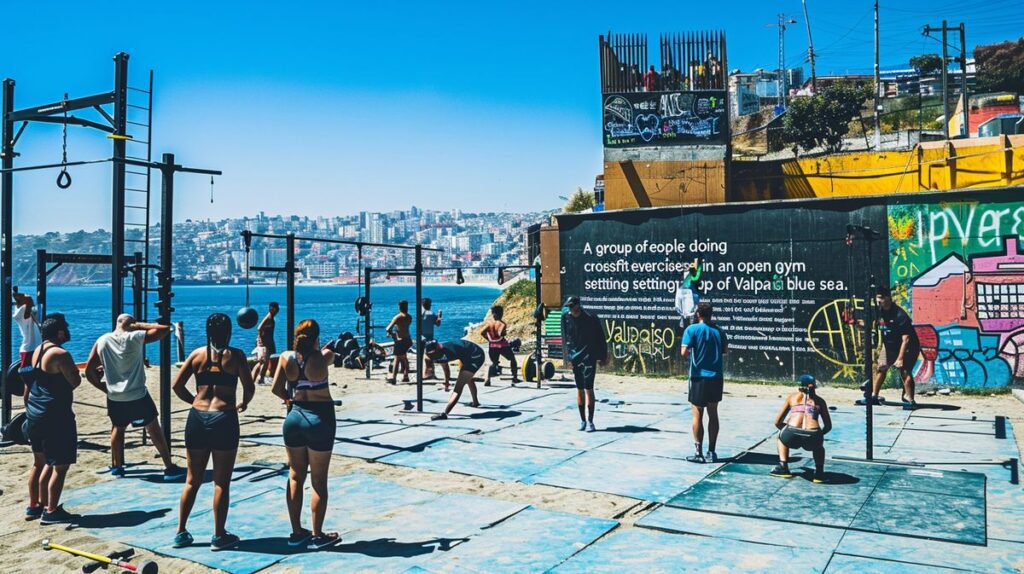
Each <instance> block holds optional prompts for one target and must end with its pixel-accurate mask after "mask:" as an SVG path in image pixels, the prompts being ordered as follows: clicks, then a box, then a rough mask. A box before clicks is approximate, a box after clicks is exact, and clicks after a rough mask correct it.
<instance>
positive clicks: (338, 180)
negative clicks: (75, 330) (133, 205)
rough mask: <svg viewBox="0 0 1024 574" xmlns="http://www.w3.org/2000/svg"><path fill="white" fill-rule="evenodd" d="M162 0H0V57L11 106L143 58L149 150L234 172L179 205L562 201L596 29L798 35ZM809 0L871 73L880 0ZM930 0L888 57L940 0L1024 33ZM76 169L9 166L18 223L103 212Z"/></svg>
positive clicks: (503, 11) (683, 5)
mask: <svg viewBox="0 0 1024 574" xmlns="http://www.w3.org/2000/svg"><path fill="white" fill-rule="evenodd" d="M144 4H145V6H143V5H144ZM154 4H156V3H151V2H149V3H142V2H135V3H125V2H111V3H107V4H105V5H104V8H106V9H103V8H100V7H99V5H97V6H94V7H89V8H85V7H84V6H85V5H84V4H81V3H71V2H61V1H51V2H47V3H46V4H45V6H46V7H45V10H42V11H41V10H40V8H39V6H40V5H39V4H38V3H30V2H19V3H17V4H16V5H15V3H7V5H5V6H4V7H3V10H2V12H0V14H2V19H3V21H4V22H5V27H4V30H3V38H4V50H3V56H2V58H0V76H3V77H13V78H15V79H16V80H17V81H18V85H17V100H16V107H18V108H22V107H27V106H29V105H33V104H39V103H44V102H49V101H54V100H58V99H60V97H61V96H62V94H63V93H64V92H65V91H68V92H70V95H71V96H72V97H75V96H83V95H87V94H91V93H96V92H101V91H105V90H108V89H110V87H111V85H112V75H113V63H112V61H111V57H112V56H113V54H114V53H115V52H117V51H120V50H124V51H127V52H129V53H130V54H131V56H132V59H131V66H130V69H131V72H132V74H131V75H132V79H133V83H135V84H138V85H141V82H142V81H143V79H144V77H145V74H146V72H147V71H148V69H150V68H153V69H154V70H155V71H156V102H155V106H154V107H155V132H156V133H155V138H154V142H155V144H156V150H155V151H157V152H161V151H171V152H174V153H175V154H177V157H178V159H179V160H180V161H182V162H184V163H187V164H191V165H196V166H204V167H215V168H219V169H223V170H224V172H225V175H224V176H223V177H221V178H218V180H217V183H216V197H215V199H216V202H215V203H214V204H212V205H211V204H210V201H209V181H208V179H203V178H201V177H197V176H184V175H183V176H179V179H178V180H177V181H178V191H179V195H178V197H179V199H178V201H177V202H176V210H177V216H178V217H179V218H181V219H184V218H186V217H191V218H207V217H211V218H220V217H224V216H240V215H251V214H255V213H256V212H257V211H260V210H263V211H266V212H268V213H288V214H292V213H294V214H306V215H316V214H324V215H336V214H348V213H353V212H356V211H359V210H363V209H366V210H390V209H397V208H402V207H406V206H408V205H411V204H415V205H417V206H420V207H425V208H439V209H440V208H452V207H460V208H463V209H465V210H473V211H481V210H510V211H526V210H535V209H543V208H551V207H555V206H556V205H558V204H560V203H561V201H560V200H559V199H558V196H559V195H567V194H569V193H570V192H572V191H573V190H574V189H575V188H576V186H583V187H585V188H589V187H591V186H592V185H593V180H594V176H595V175H596V174H598V173H600V172H601V170H602V164H601V139H600V137H601V135H600V125H599V124H600V98H599V96H598V93H597V90H598V89H599V88H598V77H597V74H598V67H597V35H598V34H600V33H604V32H607V31H608V30H612V31H614V32H646V33H648V34H649V35H650V37H651V39H652V41H654V42H656V38H657V34H658V33H659V32H672V31H687V30H700V29H724V30H725V31H726V33H727V37H728V42H729V62H728V65H729V68H730V69H735V68H741V69H744V70H750V69H753V68H756V67H765V68H772V67H774V66H775V65H776V62H777V37H778V36H777V31H776V29H775V28H771V27H768V26H766V25H767V24H770V23H773V22H775V21H776V14H777V13H779V12H785V13H786V14H788V15H791V16H792V17H795V18H796V19H797V20H799V22H800V23H799V24H797V25H792V26H791V27H790V28H789V30H788V32H787V36H786V40H787V44H786V50H787V60H788V63H789V64H790V65H799V64H800V63H801V62H802V60H803V58H804V56H805V55H806V49H807V35H806V30H805V28H804V17H803V14H802V9H801V3H800V2H799V1H798V0H785V1H748V0H742V1H734V2H731V3H710V4H706V5H701V7H700V8H698V7H697V6H698V5H696V4H694V3H688V2H678V1H675V2H669V1H661V0H657V1H649V2H614V3H613V2H604V1H590V2H552V1H550V0H549V1H546V2H535V1H517V2H462V3H455V2H426V1H423V0H420V1H416V2H412V1H409V2H394V1H391V2H361V3H353V2H318V3H314V2H255V1H254V2H216V1H207V2H195V1H189V0H178V1H176V2H163V3H160V4H159V5H158V6H161V7H156V6H154ZM808 4H809V9H810V11H811V13H810V17H811V23H812V26H813V35H814V40H815V44H816V46H815V48H816V52H817V53H818V54H819V59H818V73H819V74H824V73H829V72H845V71H852V72H865V73H866V72H869V71H870V69H871V65H872V58H873V49H872V2H870V1H867V0H847V1H844V2H824V1H821V0H809V2H808ZM931 4H932V3H928V2H924V1H905V2H891V1H889V2H887V1H883V2H882V12H881V30H882V32H881V45H882V57H881V59H882V64H883V66H891V67H895V66H902V65H905V64H906V61H907V59H908V58H909V57H910V56H912V55H915V54H919V53H922V52H936V51H938V50H939V49H940V45H939V44H938V42H936V41H934V40H929V39H927V38H923V37H922V36H921V34H920V29H921V26H922V25H924V24H926V23H930V24H933V25H938V24H939V23H940V22H941V20H942V19H943V18H946V19H948V20H950V21H951V22H953V23H957V22H960V21H961V20H963V21H965V22H966V24H967V40H968V41H967V43H968V47H969V48H973V47H974V46H975V45H977V44H979V43H988V42H992V41H999V40H1004V39H1011V38H1016V37H1018V36H1020V35H1021V31H1022V30H1024V0H988V1H975V0H967V1H959V2H950V1H944V0H939V1H938V2H936V3H935V5H931ZM656 55H657V47H656V45H655V46H654V47H653V48H652V57H654V58H656ZM655 63H656V62H655ZM59 137H60V132H59V129H57V128H56V127H55V126H45V125H34V126H31V127H30V128H29V130H28V131H27V132H26V134H25V136H24V137H23V138H22V140H21V142H20V143H19V151H20V152H21V153H22V154H23V155H22V157H21V158H19V159H18V160H17V161H18V162H19V163H20V164H22V165H25V164H27V163H49V162H53V161H58V160H59V158H60V147H59ZM69 140H70V151H69V155H70V159H71V160H77V159H89V158H100V157H109V154H110V146H109V140H106V139H104V138H103V137H102V135H101V134H98V133H95V132H92V131H91V130H83V129H81V128H77V129H72V130H71V132H70V135H69ZM72 173H73V175H74V177H75V183H74V186H73V187H72V189H71V190H69V191H58V190H56V188H55V186H54V185H53V180H54V178H55V176H56V174H55V173H50V172H47V173H44V174H33V175H28V174H19V175H18V176H16V185H17V186H18V194H17V197H16V201H15V205H16V208H15V209H16V221H15V232H16V233H26V232H42V231H47V230H62V231H65V230H74V229H80V228H85V229H96V228H107V229H109V220H110V171H109V168H108V167H106V166H102V167H80V168H76V169H74V170H73V172H72ZM46 206H53V209H49V210H47V211H46V214H45V215H41V213H42V212H43V208H44V207H46Z"/></svg>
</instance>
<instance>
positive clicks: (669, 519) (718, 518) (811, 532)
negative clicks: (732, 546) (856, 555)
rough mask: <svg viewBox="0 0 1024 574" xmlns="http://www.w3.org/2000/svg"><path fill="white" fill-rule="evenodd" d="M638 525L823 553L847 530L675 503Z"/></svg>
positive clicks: (829, 550)
mask: <svg viewBox="0 0 1024 574" xmlns="http://www.w3.org/2000/svg"><path fill="white" fill-rule="evenodd" d="M636 525H637V526H639V527H642V528H651V529H654V530H664V531H667V532H675V533H680V534H699V535H701V536H708V537H713V538H728V539H730V540H740V541H743V542H758V543H761V544H775V545H781V546H792V547H809V548H815V549H818V550H819V551H821V552H823V553H828V552H832V551H833V550H835V548H836V547H837V546H839V541H840V540H841V539H842V538H843V534H844V532H845V531H844V530H843V529H841V528H826V527H823V526H810V525H806V524H793V523H791V522H779V521H776V520H763V519H760V518H750V517H747V516H733V515H730V514H715V513H713V512H699V511H696V510H685V509H682V508H675V507H672V506H661V507H658V508H657V509H655V510H654V511H653V512H650V513H649V514H647V515H646V516H644V517H643V518H641V519H640V520H638V521H637V522H636Z"/></svg>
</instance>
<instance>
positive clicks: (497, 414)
mask: <svg viewBox="0 0 1024 574" xmlns="http://www.w3.org/2000/svg"><path fill="white" fill-rule="evenodd" d="M462 398H463V401H464V402H461V403H459V404H458V405H457V406H456V407H455V409H454V410H452V412H451V414H449V415H448V418H447V419H446V420H438V421H432V420H430V419H428V418H426V417H424V418H425V419H426V420H425V421H424V422H423V423H422V424H424V425H429V426H443V427H457V428H462V429H469V430H476V431H482V432H490V431H495V430H498V429H503V428H506V427H510V426H514V425H519V424H523V423H525V422H527V421H532V420H536V419H538V418H540V414H539V413H536V412H534V411H531V410H528V409H525V408H523V409H520V408H518V407H510V408H507V409H503V408H477V409H474V408H472V407H470V406H469V404H468V403H469V398H468V397H467V396H466V395H463V396H462ZM437 410H438V412H440V411H441V408H440V407H439V408H438V409H437Z"/></svg>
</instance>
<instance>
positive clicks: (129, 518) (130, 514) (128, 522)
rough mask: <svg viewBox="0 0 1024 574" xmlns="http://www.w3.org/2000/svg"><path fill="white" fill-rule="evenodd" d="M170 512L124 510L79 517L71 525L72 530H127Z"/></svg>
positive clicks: (167, 509) (166, 510)
mask: <svg viewBox="0 0 1024 574" xmlns="http://www.w3.org/2000/svg"><path fill="white" fill-rule="evenodd" d="M170 511H171V509H170V508H161V509H159V510H148V511H144V510H125V511H123V512H112V513H110V514H86V515H82V516H79V517H78V519H77V520H75V522H74V523H73V524H72V527H73V528H127V527H131V526H141V525H143V524H145V523H147V522H149V521H150V520H153V519H155V518H163V517H164V516H166V515H167V513H169V512H170Z"/></svg>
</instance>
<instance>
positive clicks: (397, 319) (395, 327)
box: [385, 299, 412, 385]
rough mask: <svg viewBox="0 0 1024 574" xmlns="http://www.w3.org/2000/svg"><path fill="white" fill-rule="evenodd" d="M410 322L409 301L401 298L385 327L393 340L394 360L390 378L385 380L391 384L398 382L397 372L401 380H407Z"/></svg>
mask: <svg viewBox="0 0 1024 574" xmlns="http://www.w3.org/2000/svg"><path fill="white" fill-rule="evenodd" d="M411 324H412V315H410V314H409V302H408V301H406V300H405V299H402V300H401V301H399V302H398V314H397V315H395V316H394V318H393V319H391V322H390V323H388V327H387V329H385V330H386V331H387V333H388V335H391V338H392V339H394V340H395V362H394V363H393V365H392V369H391V378H390V379H387V382H388V383H390V384H392V385H393V384H395V383H396V382H398V381H397V379H398V373H399V372H401V373H402V382H403V383H408V382H409V349H411V348H412V335H411V334H410V333H409V325H411ZM399 369H401V370H399Z"/></svg>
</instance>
